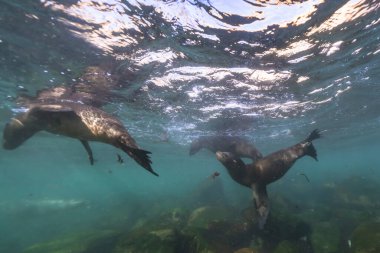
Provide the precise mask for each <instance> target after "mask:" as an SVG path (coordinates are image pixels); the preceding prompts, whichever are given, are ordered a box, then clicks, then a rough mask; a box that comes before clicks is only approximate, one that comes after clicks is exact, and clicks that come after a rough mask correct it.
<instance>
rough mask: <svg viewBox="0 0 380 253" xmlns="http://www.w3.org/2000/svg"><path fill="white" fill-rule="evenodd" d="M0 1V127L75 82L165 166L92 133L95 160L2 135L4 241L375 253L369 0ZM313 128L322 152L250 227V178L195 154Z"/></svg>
mask: <svg viewBox="0 0 380 253" xmlns="http://www.w3.org/2000/svg"><path fill="white" fill-rule="evenodd" d="M0 7H1V8H0V128H1V129H3V128H4V127H5V124H6V123H7V122H9V121H10V120H11V118H12V117H15V116H16V115H18V114H19V113H22V111H23V110H25V105H23V104H21V103H20V98H24V99H26V98H28V97H33V96H36V94H37V93H38V92H40V94H41V90H52V89H53V88H56V87H65V88H67V89H69V88H70V89H71V88H72V87H74V88H73V89H72V92H73V93H74V94H79V95H78V96H74V97H70V100H71V101H75V102H78V103H79V102H80V103H91V104H92V105H94V106H96V107H99V108H101V109H102V110H104V111H106V112H108V113H111V114H112V115H114V116H115V117H117V118H119V119H120V120H121V121H122V122H123V124H124V125H125V127H126V128H127V129H128V131H129V133H130V134H131V135H132V136H133V138H134V139H135V140H136V142H137V143H138V145H139V146H140V147H141V148H142V149H145V150H149V151H150V152H152V154H151V159H152V162H153V163H152V167H153V169H154V170H155V171H156V172H157V173H158V174H159V177H155V176H153V175H152V174H150V173H148V172H147V171H145V170H144V169H142V168H141V167H140V166H139V165H138V164H137V163H136V162H134V161H133V160H132V159H131V158H130V157H128V156H127V155H126V154H124V153H123V152H122V151H121V150H118V149H116V148H114V147H112V146H110V145H106V144H104V143H95V142H93V143H91V147H92V149H93V152H94V158H95V164H94V165H93V166H91V165H90V163H89V161H88V158H87V154H86V152H85V150H84V149H83V147H82V146H81V144H80V143H79V141H77V140H75V139H72V138H68V137H64V136H56V135H53V134H50V133H47V132H40V133H37V134H36V135H35V136H33V137H32V138H30V139H29V140H27V141H26V142H25V143H24V144H23V145H21V146H20V147H18V148H17V149H14V150H5V149H3V148H1V149H0V252H7V253H13V252H15V253H17V252H41V253H43V252H51V253H58V252H75V253H77V252H78V253H79V252H83V253H84V252H87V253H89V252H93V253H98V252H112V253H119V252H142V253H144V252H149V253H150V252H235V251H237V250H239V249H243V248H244V250H245V251H243V250H242V251H239V252H261V253H266V252H275V253H281V252H294V253H301V252H302V253H308V252H310V253H337V252H345V253H346V252H361V253H367V252H368V253H369V252H371V253H375V252H380V245H379V241H380V237H379V234H380V211H379V210H380V208H379V207H380V187H379V183H380V172H379V167H380V158H379V150H380V147H379V139H380V132H379V130H378V129H379V125H380V111H379V110H380V85H379V83H378V80H379V78H380V71H379V66H380V11H379V9H380V3H379V2H378V1H376V0H345V1H340V0H339V1H335V0H325V1H317V0H309V1H270V0H268V1H256V0H249V1H248V0H247V1H245V0H237V1H227V0H224V1H223V0H209V1H203V0H196V1H195V0H194V1H193V0H177V1H176V0H173V1H169V0H160V1H154V0H141V1H139V0H132V1H122V0H98V1H95V0H93V1H91V0H66V1H63V0H62V1H58V0H40V1H37V0H36V1H22V0H0ZM60 99H68V98H67V97H64V96H63V97H60ZM313 129H320V130H321V131H322V132H321V133H322V138H321V139H318V140H315V141H314V142H313V143H314V146H315V148H316V149H317V152H318V161H317V162H316V161H315V160H313V159H312V158H310V157H303V158H301V159H299V160H298V161H297V162H296V163H295V165H294V166H293V167H292V168H291V169H290V170H289V171H288V172H287V173H286V174H285V176H284V177H283V178H281V179H279V180H278V181H276V182H274V183H272V184H270V185H269V186H268V195H269V199H270V203H271V211H270V215H269V217H268V221H267V224H266V225H265V227H264V229H261V230H260V229H258V228H257V227H256V225H255V214H254V205H253V202H252V191H251V190H250V189H248V188H245V187H243V186H241V185H239V184H237V183H236V182H234V181H233V180H232V179H231V177H230V176H229V174H228V172H227V170H226V169H225V168H224V167H223V165H222V164H221V163H220V162H219V161H218V160H217V159H216V157H215V154H213V153H212V152H210V151H208V150H201V151H200V152H199V153H197V154H195V155H193V156H189V147H190V143H191V142H192V141H193V140H195V139H197V138H198V137H199V136H204V135H230V136H241V137H244V138H246V139H247V140H249V141H250V142H252V143H254V145H255V146H256V147H257V148H258V149H259V150H260V151H261V152H262V153H263V154H264V155H267V154H270V153H271V152H274V151H277V150H279V149H282V148H285V147H288V146H291V145H293V144H296V143H298V142H300V141H302V140H304V139H305V138H306V137H307V136H308V134H309V133H310V132H311V131H312V130H313ZM117 154H119V155H121V156H122V158H123V160H124V163H122V164H121V163H119V162H118V158H117ZM245 162H247V163H248V162H249V160H245ZM215 172H219V173H220V175H219V176H217V177H215V178H214V177H212V175H213V174H214V173H215Z"/></svg>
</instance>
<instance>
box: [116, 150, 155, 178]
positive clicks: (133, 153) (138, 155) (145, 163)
mask: <svg viewBox="0 0 380 253" xmlns="http://www.w3.org/2000/svg"><path fill="white" fill-rule="evenodd" d="M120 148H121V149H122V150H123V151H124V152H125V153H127V154H128V155H129V156H130V157H132V158H133V159H134V160H135V161H136V162H137V163H138V164H140V165H141V166H142V167H143V168H144V169H146V170H147V171H149V172H150V173H152V174H153V175H155V176H158V174H157V173H156V172H154V170H153V169H152V166H151V165H150V164H151V163H152V161H151V160H150V157H149V154H151V152H149V151H146V150H143V149H138V148H132V147H129V146H127V145H121V146H120Z"/></svg>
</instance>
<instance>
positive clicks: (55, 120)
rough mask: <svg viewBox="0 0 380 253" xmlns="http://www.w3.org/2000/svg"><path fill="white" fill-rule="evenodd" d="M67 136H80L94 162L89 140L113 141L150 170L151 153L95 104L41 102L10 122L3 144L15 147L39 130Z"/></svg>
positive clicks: (79, 138)
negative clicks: (143, 148)
mask: <svg viewBox="0 0 380 253" xmlns="http://www.w3.org/2000/svg"><path fill="white" fill-rule="evenodd" d="M42 130H44V131H47V132H50V133H53V134H59V135H64V136H68V137H72V138H75V139H78V140H80V141H81V143H82V144H83V146H84V148H85V149H86V151H87V153H88V156H89V159H90V163H91V164H93V163H94V158H93V155H92V150H91V147H90V145H89V144H88V141H99V142H103V143H107V144H111V145H113V146H115V147H116V148H119V149H121V150H123V151H124V152H125V153H127V154H128V155H129V156H130V157H132V158H133V159H134V160H135V161H136V162H137V163H138V164H140V165H141V166H142V167H143V168H145V169H146V170H148V171H149V172H150V173H152V174H154V175H156V176H158V174H157V173H156V172H154V171H153V169H152V168H151V163H152V162H151V160H150V157H149V154H150V152H149V151H146V150H142V149H139V147H138V146H137V144H136V142H135V140H134V139H133V138H132V137H131V136H130V135H129V133H128V131H127V130H126V129H125V127H124V126H123V124H122V123H121V122H120V121H119V120H118V119H117V118H115V117H114V116H112V115H110V114H108V113H106V112H104V111H102V110H100V109H98V108H95V107H93V106H89V105H84V104H80V103H69V102H67V103H64V102H59V103H51V104H50V103H49V104H43V103H37V104H31V105H30V106H29V109H28V110H27V111H26V112H25V113H22V114H19V115H17V116H16V117H15V118H12V120H11V121H10V122H9V123H7V124H6V126H5V129H4V133H3V147H4V148H5V149H15V148H17V147H18V146H20V145H21V144H22V143H24V142H25V141H26V140H27V139H29V138H30V137H32V136H33V135H34V134H35V133H37V132H39V131H42Z"/></svg>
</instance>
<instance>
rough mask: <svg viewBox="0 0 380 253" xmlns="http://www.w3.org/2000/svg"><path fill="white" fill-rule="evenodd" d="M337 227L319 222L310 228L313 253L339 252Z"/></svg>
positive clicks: (338, 231)
mask: <svg viewBox="0 0 380 253" xmlns="http://www.w3.org/2000/svg"><path fill="white" fill-rule="evenodd" d="M340 237H341V235H340V230H339V227H338V226H337V225H336V224H334V223H331V222H320V223H316V224H314V225H313V226H312V233H311V244H312V246H313V250H314V253H336V252H339V243H340Z"/></svg>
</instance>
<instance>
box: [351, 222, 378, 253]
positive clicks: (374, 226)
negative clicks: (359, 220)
mask: <svg viewBox="0 0 380 253" xmlns="http://www.w3.org/2000/svg"><path fill="white" fill-rule="evenodd" d="M351 238H352V239H351V245H352V252H353V253H378V252H380V222H368V223H363V224H360V225H359V226H358V227H357V228H356V229H355V230H354V232H353V233H352V236H351Z"/></svg>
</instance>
